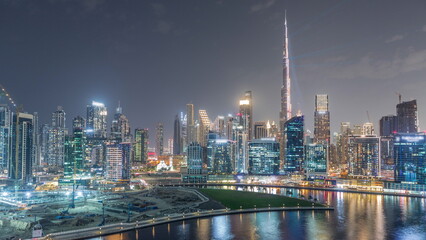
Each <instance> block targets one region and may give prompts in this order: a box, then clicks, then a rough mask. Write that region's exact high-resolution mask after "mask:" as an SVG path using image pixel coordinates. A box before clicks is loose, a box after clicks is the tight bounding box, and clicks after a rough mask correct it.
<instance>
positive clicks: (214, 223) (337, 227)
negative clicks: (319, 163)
mask: <svg viewBox="0 0 426 240" xmlns="http://www.w3.org/2000/svg"><path fill="white" fill-rule="evenodd" d="M227 188H228V189H229V188H231V189H235V187H227ZM238 189H239V190H243V189H242V188H240V187H239V188H238ZM244 190H247V191H259V192H266V193H271V194H279V195H287V194H288V191H291V192H292V194H293V196H300V195H303V196H305V197H306V198H308V197H309V196H312V198H317V199H318V200H319V201H320V202H327V203H328V204H330V205H331V206H333V207H334V208H335V210H334V211H288V212H263V213H252V214H251V213H250V214H235V215H226V216H216V217H211V218H201V219H193V220H189V221H181V222H175V223H170V224H164V225H158V226H155V227H149V228H144V229H139V230H135V231H129V232H125V233H120V234H113V235H109V236H105V237H102V239H105V240H115V239H144V240H145V239H146V240H150V239H173V240H174V239H202V240H204V239H218V240H228V239H253V240H254V239H289V240H293V239H297V240H298V239H351V240H352V239H353V240H364V239H407V240H417V239H419V240H426V199H424V198H414V197H397V196H382V195H374V194H363V193H343V192H332V191H323V190H304V189H292V188H257V187H254V188H245V189H244ZM97 239H99V238H97Z"/></svg>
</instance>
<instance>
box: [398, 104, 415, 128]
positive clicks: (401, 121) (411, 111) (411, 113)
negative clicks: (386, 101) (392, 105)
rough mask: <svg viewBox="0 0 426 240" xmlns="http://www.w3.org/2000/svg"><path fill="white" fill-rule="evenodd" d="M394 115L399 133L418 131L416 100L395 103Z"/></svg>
mask: <svg viewBox="0 0 426 240" xmlns="http://www.w3.org/2000/svg"><path fill="white" fill-rule="evenodd" d="M396 116H397V121H398V132H399V133H416V132H417V131H418V123H417V101H416V100H412V101H408V102H402V103H399V104H398V105H396Z"/></svg>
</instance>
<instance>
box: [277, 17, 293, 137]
mask: <svg viewBox="0 0 426 240" xmlns="http://www.w3.org/2000/svg"><path fill="white" fill-rule="evenodd" d="M290 83H291V82H290V61H289V55H288V36H287V17H285V19H284V44H283V84H282V86H281V111H280V128H281V132H282V130H283V127H284V123H285V122H286V121H287V120H289V119H290V118H291V116H292V111H291V93H290V92H291V84H290Z"/></svg>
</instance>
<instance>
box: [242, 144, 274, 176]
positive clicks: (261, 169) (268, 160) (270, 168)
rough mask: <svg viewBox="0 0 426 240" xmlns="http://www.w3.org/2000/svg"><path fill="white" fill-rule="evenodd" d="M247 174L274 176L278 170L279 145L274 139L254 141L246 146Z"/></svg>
mask: <svg viewBox="0 0 426 240" xmlns="http://www.w3.org/2000/svg"><path fill="white" fill-rule="evenodd" d="M248 149H249V150H248V158H249V166H248V173H249V174H255V175H276V174H278V173H279V170H280V144H279V142H277V141H275V139H274V138H261V139H254V140H252V141H251V142H249V144H248Z"/></svg>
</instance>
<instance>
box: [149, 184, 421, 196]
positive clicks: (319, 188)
mask: <svg viewBox="0 0 426 240" xmlns="http://www.w3.org/2000/svg"><path fill="white" fill-rule="evenodd" d="M157 186H163V187H172V186H173V187H178V186H182V187H200V186H210V187H215V186H218V187H220V186H227V187H261V188H262V187H264V188H295V189H307V190H320V191H333V192H347V193H365V194H376V195H387V196H399V197H419V198H426V193H425V194H409V193H395V192H384V191H368V190H356V189H346V188H329V187H311V186H299V185H296V186H294V185H278V184H253V183H170V184H158V185H157Z"/></svg>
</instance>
